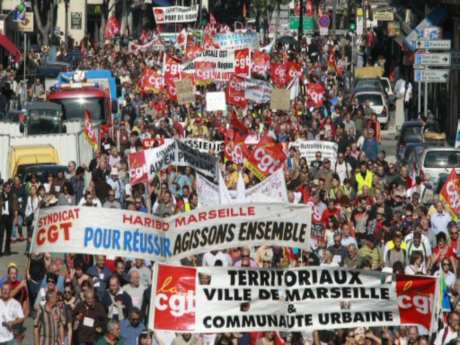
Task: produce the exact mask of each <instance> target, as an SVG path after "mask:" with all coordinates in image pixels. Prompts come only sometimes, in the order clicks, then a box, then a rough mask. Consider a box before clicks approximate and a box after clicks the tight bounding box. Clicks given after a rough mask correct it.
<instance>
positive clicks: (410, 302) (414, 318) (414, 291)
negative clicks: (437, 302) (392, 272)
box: [396, 276, 436, 329]
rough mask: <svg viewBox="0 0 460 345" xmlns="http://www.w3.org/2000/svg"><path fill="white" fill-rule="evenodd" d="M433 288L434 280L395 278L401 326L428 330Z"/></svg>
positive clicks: (434, 286)
mask: <svg viewBox="0 0 460 345" xmlns="http://www.w3.org/2000/svg"><path fill="white" fill-rule="evenodd" d="M435 288H436V279H435V278H431V277H406V276H400V277H397V278H396V294H397V299H398V305H399V315H400V319H401V323H402V324H417V325H422V326H424V327H425V328H427V329H430V326H431V321H432V316H433V313H432V310H433V309H432V306H433V303H434V294H435Z"/></svg>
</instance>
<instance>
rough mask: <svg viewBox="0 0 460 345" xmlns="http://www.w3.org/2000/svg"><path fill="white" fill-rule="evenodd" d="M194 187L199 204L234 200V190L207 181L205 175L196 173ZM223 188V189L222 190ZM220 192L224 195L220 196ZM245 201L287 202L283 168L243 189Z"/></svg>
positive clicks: (207, 204)
mask: <svg viewBox="0 0 460 345" xmlns="http://www.w3.org/2000/svg"><path fill="white" fill-rule="evenodd" d="M196 188H197V194H198V201H199V203H200V206H212V205H219V204H228V203H230V204H231V203H232V202H235V201H234V199H235V198H236V194H237V193H236V192H235V191H229V190H228V189H227V187H226V186H225V185H223V186H221V188H219V185H217V184H214V183H212V182H210V181H208V180H207V179H206V178H205V177H202V176H200V174H196ZM222 189H225V190H222ZM221 193H223V194H224V195H223V196H222V195H221ZM244 198H245V201H246V202H259V203H273V202H286V203H287V202H288V197H287V189H286V180H285V178H284V171H283V169H279V170H278V171H276V172H274V173H273V174H271V175H270V176H269V177H267V178H266V179H264V180H263V181H262V182H260V183H258V184H256V185H255V186H253V187H251V188H249V189H246V190H245V191H244Z"/></svg>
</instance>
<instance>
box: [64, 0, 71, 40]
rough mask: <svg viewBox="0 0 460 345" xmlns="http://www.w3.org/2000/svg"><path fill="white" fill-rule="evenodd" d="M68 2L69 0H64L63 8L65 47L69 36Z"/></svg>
mask: <svg viewBox="0 0 460 345" xmlns="http://www.w3.org/2000/svg"><path fill="white" fill-rule="evenodd" d="M69 2H70V0H64V8H65V21H64V26H65V28H64V45H65V47H67V42H68V37H69Z"/></svg>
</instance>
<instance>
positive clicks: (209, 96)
mask: <svg viewBox="0 0 460 345" xmlns="http://www.w3.org/2000/svg"><path fill="white" fill-rule="evenodd" d="M226 110H227V102H226V101H225V92H223V91H215V92H206V111H226Z"/></svg>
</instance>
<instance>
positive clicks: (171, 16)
mask: <svg viewBox="0 0 460 345" xmlns="http://www.w3.org/2000/svg"><path fill="white" fill-rule="evenodd" d="M152 10H153V16H154V17H155V23H156V24H168V23H192V22H196V20H197V18H198V6H192V7H186V6H168V7H153V8H152Z"/></svg>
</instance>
